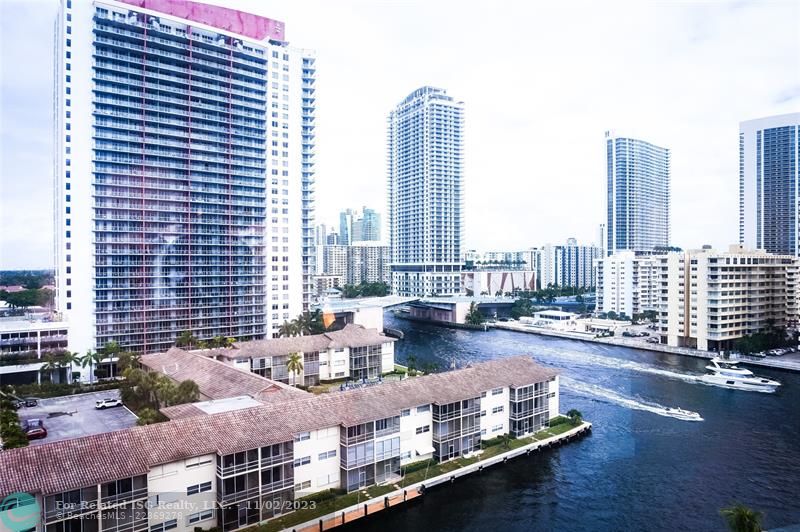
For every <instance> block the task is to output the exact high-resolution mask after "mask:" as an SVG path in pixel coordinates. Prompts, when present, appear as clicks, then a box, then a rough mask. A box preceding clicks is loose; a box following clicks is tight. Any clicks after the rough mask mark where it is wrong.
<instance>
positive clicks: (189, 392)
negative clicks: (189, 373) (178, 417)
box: [173, 380, 200, 405]
mask: <svg viewBox="0 0 800 532" xmlns="http://www.w3.org/2000/svg"><path fill="white" fill-rule="evenodd" d="M199 397H200V387H199V386H198V385H197V383H196V382H194V381H193V380H185V381H181V382H180V383H179V384H178V387H177V388H176V389H175V397H174V403H173V404H176V405H182V404H186V403H194V402H196V401H197V400H198V398H199Z"/></svg>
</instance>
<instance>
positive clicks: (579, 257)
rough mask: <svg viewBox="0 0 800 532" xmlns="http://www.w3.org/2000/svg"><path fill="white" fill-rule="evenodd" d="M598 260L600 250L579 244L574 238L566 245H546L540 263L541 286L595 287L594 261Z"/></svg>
mask: <svg viewBox="0 0 800 532" xmlns="http://www.w3.org/2000/svg"><path fill="white" fill-rule="evenodd" d="M598 258H600V248H598V247H597V246H586V245H581V244H578V241H577V240H576V239H574V238H568V239H567V243H566V244H560V245H553V244H545V245H544V246H542V249H541V256H540V262H539V283H540V286H541V287H542V288H547V287H548V286H550V285H552V286H561V287H566V286H571V287H573V288H591V287H594V286H595V285H596V279H595V270H594V261H595V259H598Z"/></svg>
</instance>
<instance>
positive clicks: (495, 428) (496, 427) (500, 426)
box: [492, 425, 503, 432]
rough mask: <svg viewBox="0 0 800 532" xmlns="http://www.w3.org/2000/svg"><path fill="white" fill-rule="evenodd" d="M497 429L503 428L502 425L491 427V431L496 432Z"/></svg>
mask: <svg viewBox="0 0 800 532" xmlns="http://www.w3.org/2000/svg"><path fill="white" fill-rule="evenodd" d="M499 430H503V425H495V426H494V427H492V432H497V431H499Z"/></svg>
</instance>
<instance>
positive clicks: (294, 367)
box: [286, 353, 303, 386]
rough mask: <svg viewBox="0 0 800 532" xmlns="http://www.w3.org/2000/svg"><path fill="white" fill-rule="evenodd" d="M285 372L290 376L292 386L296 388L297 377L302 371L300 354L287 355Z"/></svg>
mask: <svg viewBox="0 0 800 532" xmlns="http://www.w3.org/2000/svg"><path fill="white" fill-rule="evenodd" d="M286 370H287V371H288V372H289V373H291V374H292V385H293V386H297V375H299V374H300V373H301V372H302V371H303V357H301V356H300V353H289V359H288V360H287V361H286Z"/></svg>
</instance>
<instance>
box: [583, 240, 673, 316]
mask: <svg viewBox="0 0 800 532" xmlns="http://www.w3.org/2000/svg"><path fill="white" fill-rule="evenodd" d="M596 264H597V273H596V276H597V307H596V308H597V312H614V313H616V314H625V315H626V316H628V317H633V316H635V315H636V314H641V313H643V312H645V311H648V310H658V308H659V296H660V295H661V294H660V288H661V285H660V281H661V279H660V278H659V275H658V270H657V268H656V266H657V264H658V262H657V258H656V257H654V256H652V255H647V256H641V255H636V254H635V253H634V252H633V251H620V252H617V253H614V254H613V255H610V256H608V257H602V256H601V257H600V258H599V259H598V260H597V261H596Z"/></svg>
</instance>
